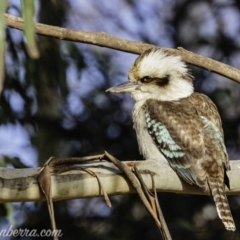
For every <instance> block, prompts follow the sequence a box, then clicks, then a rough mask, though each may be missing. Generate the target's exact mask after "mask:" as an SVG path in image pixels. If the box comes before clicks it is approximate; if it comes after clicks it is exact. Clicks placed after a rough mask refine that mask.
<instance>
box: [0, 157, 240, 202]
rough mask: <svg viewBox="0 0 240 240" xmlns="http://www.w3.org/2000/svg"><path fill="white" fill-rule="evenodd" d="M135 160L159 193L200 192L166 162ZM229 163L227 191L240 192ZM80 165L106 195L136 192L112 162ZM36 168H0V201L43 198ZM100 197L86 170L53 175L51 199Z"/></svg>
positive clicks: (239, 178)
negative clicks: (152, 177)
mask: <svg viewBox="0 0 240 240" xmlns="http://www.w3.org/2000/svg"><path fill="white" fill-rule="evenodd" d="M134 163H136V166H137V168H138V170H140V171H143V170H145V171H151V172H153V173H154V174H155V175H154V178H155V185H156V186H155V187H156V189H157V191H158V192H173V193H181V194H182V193H184V194H186V193H187V194H203V192H202V191H201V190H200V189H199V188H198V187H196V186H192V185H188V184H187V183H185V182H182V181H181V180H180V179H179V178H178V176H177V175H176V173H175V172H174V171H173V170H172V169H171V168H170V167H169V166H168V165H167V164H164V165H163V164H161V163H160V162H157V161H152V160H145V161H136V162H134ZM89 165H91V167H89ZM230 165H231V171H229V172H228V176H229V180H230V190H229V189H227V188H226V193H227V194H232V195H233V194H240V184H239V183H240V160H236V161H230ZM81 166H85V167H88V168H89V169H90V170H92V171H94V172H96V173H97V175H98V176H99V177H100V178H101V182H102V184H103V186H104V188H105V191H106V192H107V194H108V195H121V194H129V193H134V192H135V191H134V189H133V188H132V186H131V185H130V184H129V183H128V181H126V180H125V178H124V175H123V174H122V173H121V172H120V171H119V170H118V169H117V168H116V167H115V166H114V165H113V164H112V163H108V162H100V163H99V162H97V163H96V162H92V163H88V164H84V165H81ZM93 166H94V167H93ZM38 170H39V168H27V169H7V168H0V176H1V178H0V188H1V194H0V202H19V201H22V202H26V201H45V197H44V196H43V194H42V193H41V190H40V188H39V185H38V182H37V174H38ZM142 177H143V180H144V182H145V183H146V185H147V187H148V188H150V189H151V188H152V186H151V184H152V179H151V176H150V175H149V174H147V173H146V174H142ZM99 196H102V193H101V187H100V186H99V184H98V181H97V179H96V178H95V177H93V176H92V175H89V174H88V173H86V172H83V171H80V170H74V171H69V172H66V173H63V174H59V175H55V176H52V198H53V200H54V201H59V200H66V199H74V198H86V197H99Z"/></svg>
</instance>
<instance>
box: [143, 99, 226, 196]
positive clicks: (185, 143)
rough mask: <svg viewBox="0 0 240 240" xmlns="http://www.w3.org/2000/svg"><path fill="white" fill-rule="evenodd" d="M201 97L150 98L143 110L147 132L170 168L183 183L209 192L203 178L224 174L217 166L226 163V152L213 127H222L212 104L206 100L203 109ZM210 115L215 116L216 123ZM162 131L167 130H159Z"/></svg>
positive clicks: (220, 137)
mask: <svg viewBox="0 0 240 240" xmlns="http://www.w3.org/2000/svg"><path fill="white" fill-rule="evenodd" d="M194 98H195V99H194ZM203 98H204V97H203V95H201V94H192V95H191V97H189V98H185V99H181V100H179V101H174V102H160V101H156V100H153V99H150V100H148V101H147V102H146V105H145V107H146V116H147V117H146V121H147V126H148V128H149V133H150V134H151V135H152V137H153V139H154V141H155V143H156V145H157V146H158V148H159V150H160V151H161V152H162V153H163V155H164V156H165V157H166V158H167V160H168V161H169V164H170V165H171V167H172V168H173V169H174V170H175V171H176V172H177V173H178V175H179V176H180V177H182V178H183V179H184V180H185V181H187V182H189V183H194V184H197V185H199V186H200V187H202V188H203V190H204V191H205V192H206V193H209V188H208V186H207V182H206V178H207V177H210V176H211V177H212V175H213V174H215V175H216V174H217V175H218V174H220V175H221V176H222V175H223V174H224V170H223V168H222V167H221V166H219V165H222V162H226V151H225V146H224V143H223V138H222V131H221V130H219V129H218V127H217V126H216V125H218V126H220V125H221V120H220V118H219V116H218V112H217V110H216V108H214V106H215V105H214V104H213V103H212V102H211V101H210V100H207V102H205V103H204V104H205V106H204V105H203V103H202V102H201V101H203ZM198 100H199V101H200V102H198ZM208 101H210V105H208ZM199 105H200V107H199ZM204 108H206V109H207V112H208V111H209V113H205V110H204ZM211 112H213V114H215V115H216V114H217V116H218V118H219V120H216V119H215V118H214V117H213V116H212V115H211ZM204 113H205V114H204ZM209 116H210V117H209ZM208 117H209V118H210V119H208ZM206 121H207V122H206ZM152 123H153V124H152ZM157 123H161V124H160V125H161V126H158V125H157ZM215 124H216V125H215ZM164 128H166V131H165V130H161V129H164ZM209 134H211V136H209ZM160 135H161V137H160ZM169 136H170V137H169ZM160 138H161V139H160ZM219 160H220V164H219ZM209 166H211V167H210V168H209ZM213 170H214V171H213ZM209 174H210V175H209Z"/></svg>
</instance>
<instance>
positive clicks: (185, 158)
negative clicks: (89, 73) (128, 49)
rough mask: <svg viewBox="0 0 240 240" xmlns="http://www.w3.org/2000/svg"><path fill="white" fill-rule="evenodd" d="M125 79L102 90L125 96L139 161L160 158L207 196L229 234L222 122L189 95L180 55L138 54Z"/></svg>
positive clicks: (202, 99)
mask: <svg viewBox="0 0 240 240" xmlns="http://www.w3.org/2000/svg"><path fill="white" fill-rule="evenodd" d="M128 78H129V81H128V82H126V83H123V84H120V85H118V86H114V87H112V88H110V89H108V90H107V91H109V92H114V93H131V95H132V97H133V98H134V100H135V101H136V103H135V105H134V110H133V122H134V128H135V130H136V134H137V140H138V144H139V149H140V152H141V153H142V154H143V156H144V158H145V159H156V160H157V159H162V155H163V156H164V157H165V158H166V160H167V162H168V163H169V165H170V166H171V167H172V169H173V170H174V171H175V172H176V173H177V174H178V176H179V177H180V178H182V179H183V180H185V181H186V182H187V183H189V184H196V185H197V186H199V187H200V188H201V189H202V190H203V191H204V192H205V193H206V194H207V195H210V194H211V195H212V196H213V199H214V202H215V204H216V208H217V212H218V215H219V217H220V219H221V220H222V222H223V224H224V225H225V228H226V229H227V230H232V231H234V230H235V224H234V220H233V218H232V214H231V211H230V208H229V205H228V200H227V197H226V194H225V191H224V187H225V184H226V185H227V186H228V187H229V181H228V177H227V175H226V171H227V170H230V166H229V159H228V155H227V151H226V147H225V145H224V139H223V130H222V123H221V119H220V116H219V113H218V110H217V108H216V106H215V105H214V103H213V102H212V101H211V100H210V99H209V98H208V97H207V96H205V95H203V94H200V93H196V92H194V88H193V76H192V75H191V73H190V72H189V70H188V68H187V66H186V63H185V62H183V60H182V59H181V57H180V56H176V55H170V54H168V53H167V52H166V51H164V50H162V49H160V48H152V49H149V50H147V51H145V52H144V53H142V54H141V55H140V56H139V57H138V58H137V59H136V61H135V63H134V64H133V66H132V67H131V69H130V70H129V74H128Z"/></svg>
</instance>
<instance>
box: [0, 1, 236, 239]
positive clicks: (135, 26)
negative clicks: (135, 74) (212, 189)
mask: <svg viewBox="0 0 240 240" xmlns="http://www.w3.org/2000/svg"><path fill="white" fill-rule="evenodd" d="M25 2H26V1H25ZM22 6H23V7H24V5H22ZM7 12H8V13H10V14H12V15H15V16H22V9H21V3H20V1H19V0H10V1H9V6H8V8H7ZM34 20H35V21H37V22H40V23H45V24H50V25H54V26H61V27H68V28H73V29H76V30H85V31H93V32H97V31H103V32H106V33H108V34H112V35H114V36H116V37H121V38H126V39H129V40H134V41H142V42H145V43H151V44H155V45H158V46H162V47H171V48H176V47H178V46H182V47H184V48H186V49H188V50H191V51H193V52H196V53H198V54H201V55H203V56H207V57H210V58H213V59H216V60H218V61H221V62H224V63H226V64H229V65H231V66H234V67H237V68H239V67H240V2H239V1H237V0H230V1H229V0H211V1H210V0H209V1H206V0H202V1H187V0H181V1H174V0H172V1H170V0H159V1H156V0H155V1H154V0H150V1H137V0H122V1H116V0H114V1H101V0H100V1H93V0H82V1H73V0H62V1H57V0H52V1H49V0H39V1H35V15H34ZM36 39H37V48H38V50H39V53H40V57H39V58H37V59H33V58H31V57H30V56H29V54H28V50H27V48H26V46H25V44H24V41H25V39H24V35H23V33H22V32H21V31H18V30H14V29H10V28H7V29H6V53H5V63H6V66H5V82H4V90H3V92H2V95H1V97H0V159H1V165H2V166H7V167H16V168H21V167H34V166H42V165H43V163H44V162H45V161H46V160H47V159H48V158H49V157H50V156H58V157H67V156H87V155H93V154H96V153H102V152H103V150H107V151H109V152H110V153H111V154H113V155H114V156H116V157H117V158H119V159H122V160H130V159H131V160H133V159H142V157H141V156H140V155H139V152H138V146H137V141H136V137H135V132H134V130H133V129H132V119H131V111H132V107H133V101H132V99H131V98H130V96H125V95H114V94H109V93H105V90H106V89H107V88H108V87H110V86H112V85H115V84H118V83H120V82H123V81H126V80H127V71H128V69H129V67H130V66H131V64H132V63H133V61H134V60H135V58H136V57H137V56H136V55H132V54H129V53H123V52H119V51H114V50H111V49H105V48H100V47H97V46H91V45H84V44H81V43H74V42H66V41H61V40H57V39H52V38H48V37H42V36H37V37H36ZM190 67H191V66H190ZM191 68H192V71H193V74H194V75H195V87H196V91H199V92H203V93H205V94H207V95H209V96H210V97H211V99H212V100H213V101H214V102H215V103H216V105H217V106H218V108H219V111H220V114H221V117H222V120H223V127H224V132H225V142H226V146H227V150H228V153H229V156H230V159H240V104H239V102H240V94H239V93H240V85H239V84H237V83H235V82H233V81H231V80H228V79H226V78H224V77H222V76H219V75H216V74H213V73H210V72H208V71H205V70H202V69H199V68H196V67H191ZM159 199H160V204H161V206H162V209H163V212H164V215H165V218H166V221H167V224H168V226H169V229H170V232H171V234H172V237H173V239H184V240H186V239H191V240H193V239H206V240H207V239H209V240H210V239H218V240H223V239H240V214H239V213H240V198H239V197H238V196H230V197H229V202H230V206H231V208H232V212H233V216H234V219H235V221H236V225H237V231H236V232H235V233H229V232H227V231H226V230H225V229H224V227H223V225H222V223H221V221H220V220H219V219H218V217H217V213H216V210H215V206H214V204H213V201H212V199H211V198H210V197H207V196H192V195H177V194H170V193H159ZM111 200H112V203H113V207H112V208H111V209H109V208H108V207H107V206H106V204H105V202H104V200H103V199H101V198H95V199H82V200H71V201H62V202H57V203H55V212H56V221H57V228H58V229H62V231H63V234H64V235H63V237H62V238H61V239H79V238H81V239H94V240H97V239H99V240H100V239H149V240H154V239H159V238H161V237H160V234H159V232H158V229H157V227H156V226H155V223H154V221H153V220H152V219H151V217H150V216H149V215H148V213H147V212H146V210H145V209H144V207H143V206H142V204H141V202H140V201H139V199H138V197H137V196H135V195H131V196H114V197H112V198H111ZM10 224H14V226H15V227H17V228H28V229H38V230H39V231H40V230H42V229H50V220H49V217H48V211H47V206H46V203H14V204H7V205H6V204H5V205H1V207H0V228H1V229H7V228H8V227H9V226H10ZM0 238H1V237H0ZM4 239H6V238H4ZM9 239H11V238H9ZM19 239H25V238H24V237H22V238H20V237H19ZM28 239H31V238H28Z"/></svg>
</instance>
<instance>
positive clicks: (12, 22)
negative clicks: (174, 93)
mask: <svg viewBox="0 0 240 240" xmlns="http://www.w3.org/2000/svg"><path fill="white" fill-rule="evenodd" d="M5 20H6V25H7V26H9V27H12V28H16V29H19V30H23V20H22V18H19V17H15V16H12V15H9V14H5ZM35 32H36V34H39V35H43V36H48V37H54V38H58V39H61V40H68V41H74V42H82V43H87V44H92V45H97V46H100V47H107V48H112V49H115V50H119V51H124V52H129V53H135V54H140V53H142V52H144V51H145V50H146V49H148V48H151V47H154V45H150V44H145V43H141V42H134V41H128V40H125V39H121V38H117V37H114V36H111V35H108V34H106V33H104V32H84V31H76V30H72V29H67V28H60V27H55V26H50V25H45V24H41V23H35ZM164 49H165V50H166V51H167V52H169V53H170V54H176V55H179V56H181V57H182V58H183V60H184V61H185V62H187V63H190V64H192V65H195V66H198V67H201V68H204V69H206V70H208V71H210V72H214V73H218V74H220V75H222V76H225V77H227V78H230V79H232V80H234V81H236V82H239V83H240V70H238V69H236V68H233V67H231V66H229V65H226V64H224V63H221V62H218V61H215V60H213V59H210V58H207V57H203V56H201V55H198V54H195V53H193V52H190V51H187V50H185V49H183V48H181V47H179V48H177V49H171V48H164Z"/></svg>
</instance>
